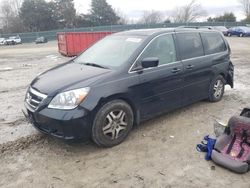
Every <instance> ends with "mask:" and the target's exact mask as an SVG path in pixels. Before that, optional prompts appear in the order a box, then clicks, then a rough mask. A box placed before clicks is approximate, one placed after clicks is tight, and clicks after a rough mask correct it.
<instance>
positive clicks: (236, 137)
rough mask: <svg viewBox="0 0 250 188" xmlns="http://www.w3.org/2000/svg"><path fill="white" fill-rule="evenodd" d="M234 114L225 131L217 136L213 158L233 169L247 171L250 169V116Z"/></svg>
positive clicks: (240, 171)
mask: <svg viewBox="0 0 250 188" xmlns="http://www.w3.org/2000/svg"><path fill="white" fill-rule="evenodd" d="M241 115H245V116H233V117H232V118H231V119H230V120H229V123H228V128H227V129H226V131H225V133H224V134H223V135H221V136H219V137H218V138H217V141H216V143H215V146H214V150H213V151H212V160H213V161H214V162H215V163H216V164H218V165H221V166H223V167H225V168H227V169H229V170H231V171H234V172H237V173H245V172H247V171H248V170H249V169H250V118H249V117H247V115H246V114H245V113H244V114H241Z"/></svg>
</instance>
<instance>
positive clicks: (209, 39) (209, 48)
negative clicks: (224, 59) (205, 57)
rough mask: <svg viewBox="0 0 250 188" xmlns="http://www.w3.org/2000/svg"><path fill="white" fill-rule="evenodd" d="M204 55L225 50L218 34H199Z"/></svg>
mask: <svg viewBox="0 0 250 188" xmlns="http://www.w3.org/2000/svg"><path fill="white" fill-rule="evenodd" d="M201 37H202V40H203V43H204V50H205V54H213V53H219V52H223V51H225V50H226V45H225V42H224V41H223V39H222V37H221V36H220V34H218V33H201Z"/></svg>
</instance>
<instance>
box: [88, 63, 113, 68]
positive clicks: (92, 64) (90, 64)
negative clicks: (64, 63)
mask: <svg viewBox="0 0 250 188" xmlns="http://www.w3.org/2000/svg"><path fill="white" fill-rule="evenodd" d="M83 64H84V65H88V66H93V67H99V68H103V69H109V68H108V67H106V66H103V65H99V64H96V63H83Z"/></svg>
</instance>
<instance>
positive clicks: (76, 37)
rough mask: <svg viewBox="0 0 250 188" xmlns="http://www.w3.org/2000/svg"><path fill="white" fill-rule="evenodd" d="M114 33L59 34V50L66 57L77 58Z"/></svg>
mask: <svg viewBox="0 0 250 188" xmlns="http://www.w3.org/2000/svg"><path fill="white" fill-rule="evenodd" d="M110 34H112V32H67V33H57V41H58V50H59V52H60V53H61V54H62V55H65V56H69V57H72V56H76V55H78V54H79V53H81V52H82V51H84V50H86V49H87V48H88V47H90V46H91V45H92V44H94V43H95V42H97V41H98V40H100V39H102V38H104V37H105V36H107V35H110Z"/></svg>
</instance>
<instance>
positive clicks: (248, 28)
mask: <svg viewBox="0 0 250 188" xmlns="http://www.w3.org/2000/svg"><path fill="white" fill-rule="evenodd" d="M241 29H242V30H243V31H245V32H249V31H250V27H242V28H241Z"/></svg>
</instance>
